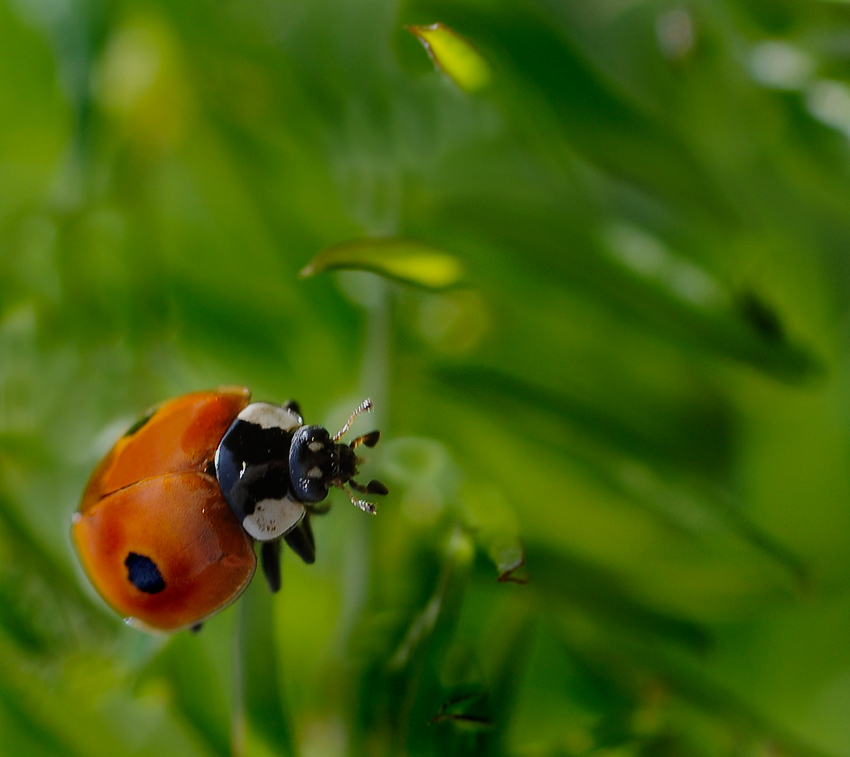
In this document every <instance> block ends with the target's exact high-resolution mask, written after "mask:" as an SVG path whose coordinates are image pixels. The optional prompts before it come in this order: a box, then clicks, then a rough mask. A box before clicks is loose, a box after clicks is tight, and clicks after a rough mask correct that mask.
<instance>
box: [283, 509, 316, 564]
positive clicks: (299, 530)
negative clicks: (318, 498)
mask: <svg viewBox="0 0 850 757" xmlns="http://www.w3.org/2000/svg"><path fill="white" fill-rule="evenodd" d="M283 538H284V539H286V543H287V544H288V545H289V546H290V548H291V549H292V551H293V552H295V554H296V555H298V556H299V557H300V558H301V559H302V560H303V561H304V562H305V563H307V565H312V564H313V563H314V562H316V540H315V539H314V538H313V529H312V528H311V526H310V513H309V512H308V513H307V514H306V515H305V516H304V517H303V518H302V519H301V522H300V523H299V524H298V525H297V526H296V527H295V528H293V529H292V530H291V531H290V532H289V533H287V534H286V535H285V536H284V537H283Z"/></svg>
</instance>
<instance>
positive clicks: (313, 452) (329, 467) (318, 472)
mask: <svg viewBox="0 0 850 757" xmlns="http://www.w3.org/2000/svg"><path fill="white" fill-rule="evenodd" d="M361 407H362V406H361ZM363 409H366V408H365V407H364V408H363ZM355 415H356V413H355ZM350 422H351V421H350V420H349V423H350ZM348 425H349V424H346V425H345V427H344V428H343V430H342V431H341V432H340V433H339V434H337V435H336V436H331V435H330V434H329V433H328V431H327V429H325V428H322V426H301V427H300V428H299V429H297V430H296V431H295V433H294V435H293V437H292V444H291V446H290V448H289V476H290V480H291V486H292V492H293V494H294V495H295V497H296V498H297V499H298V500H300V501H301V502H304V503H305V504H306V503H315V502H321V501H322V500H323V499H324V498H325V497H326V496H327V495H328V490H329V489H330V487H332V486H335V487H336V488H338V489H342V490H343V491H345V492H346V493H347V494H348V496H349V498H350V499H351V501H352V503H353V504H355V505H357V506H358V507H359V508H360V509H361V510H364V511H366V512H369V513H374V512H375V505H374V504H372V503H371V502H366V501H365V500H362V499H357V498H355V497H354V496H353V495H352V494H351V492H350V491H349V490H348V489H347V488H346V486H350V487H351V488H352V489H354V490H356V491H358V492H362V493H365V494H381V495H382V494H387V488H386V487H385V486H384V485H383V484H382V483H380V482H379V481H370V482H369V483H368V484H365V485H364V484H360V483H358V482H357V481H355V480H354V476H356V475H357V467H358V465H359V464H360V463H361V462H362V461H361V460H360V458H358V457H357V455H356V454H355V452H354V450H355V449H356V448H357V447H359V446H360V445H361V444H362V445H366V446H367V447H374V446H375V445H376V444H377V443H378V440H379V439H380V432H378V431H373V432H371V433H369V434H364V435H363V436H358V437H357V438H356V439H355V440H354V441H353V442H351V443H350V444H343V443H341V442H338V441H337V440H338V439H339V437H340V436H341V435H342V434H343V433H344V432H345V430H347V428H348Z"/></svg>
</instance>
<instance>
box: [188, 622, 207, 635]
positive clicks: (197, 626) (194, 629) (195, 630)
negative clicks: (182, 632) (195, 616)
mask: <svg viewBox="0 0 850 757" xmlns="http://www.w3.org/2000/svg"><path fill="white" fill-rule="evenodd" d="M203 627H204V624H203V623H195V625H193V626H192V627H191V628H190V629H189V630H190V631H191V632H192V633H198V632H199V631H200V630H201V629H202V628H203Z"/></svg>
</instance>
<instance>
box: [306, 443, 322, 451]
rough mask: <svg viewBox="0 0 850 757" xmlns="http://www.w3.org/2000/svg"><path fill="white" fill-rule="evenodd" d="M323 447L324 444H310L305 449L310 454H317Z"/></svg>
mask: <svg viewBox="0 0 850 757" xmlns="http://www.w3.org/2000/svg"><path fill="white" fill-rule="evenodd" d="M324 446H325V443H324V442H310V443H309V444H308V445H307V449H309V450H310V451H311V452H318V451H319V450H320V449H322V448H323V447H324Z"/></svg>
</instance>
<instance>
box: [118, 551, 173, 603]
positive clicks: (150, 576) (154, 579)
mask: <svg viewBox="0 0 850 757" xmlns="http://www.w3.org/2000/svg"><path fill="white" fill-rule="evenodd" d="M124 565H126V566H127V578H128V579H130V583H131V584H133V586H135V587H136V588H137V589H138V590H139V591H143V592H145V594H157V593H159V592H161V591H162V590H163V589H164V588H165V581H164V580H163V578H162V573H160V572H159V568H157V567H156V563H155V562H154V561H153V560H151V559H150V557H145V555H137V554H136V553H135V552H130V554H128V555H127V559H126V560H124Z"/></svg>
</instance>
